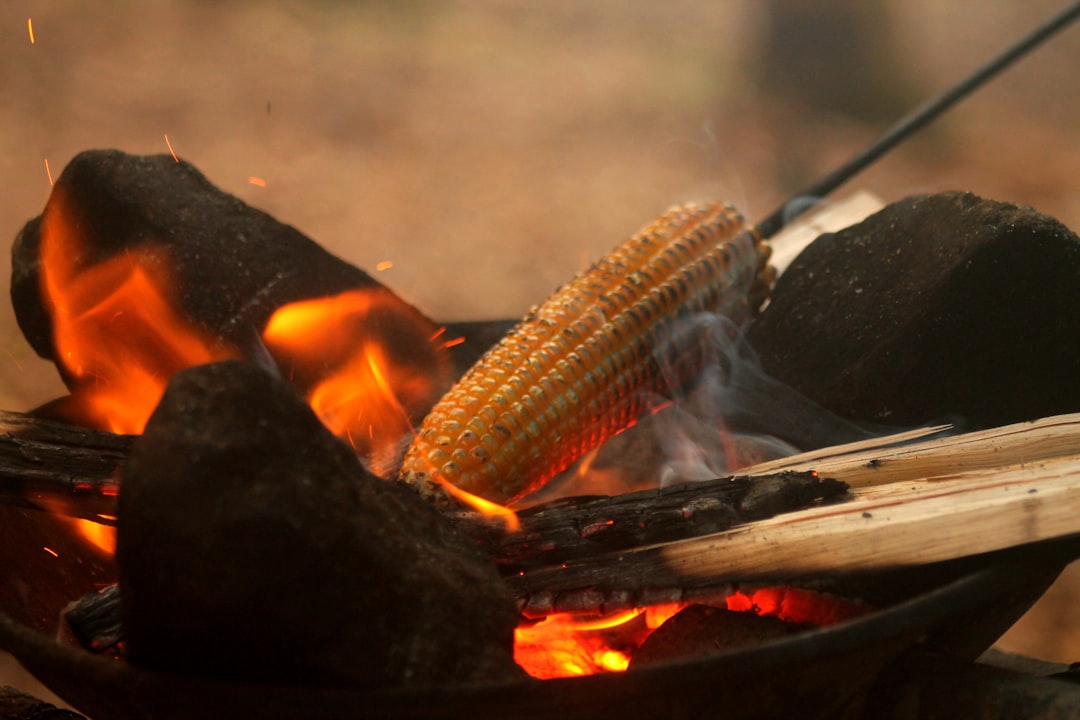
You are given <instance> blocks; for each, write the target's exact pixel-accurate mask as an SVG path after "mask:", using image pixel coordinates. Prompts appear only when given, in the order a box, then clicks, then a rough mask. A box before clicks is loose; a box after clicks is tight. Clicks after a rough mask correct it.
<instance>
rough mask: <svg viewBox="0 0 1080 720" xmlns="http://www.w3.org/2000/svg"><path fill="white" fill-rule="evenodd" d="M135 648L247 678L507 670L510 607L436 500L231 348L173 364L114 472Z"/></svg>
mask: <svg viewBox="0 0 1080 720" xmlns="http://www.w3.org/2000/svg"><path fill="white" fill-rule="evenodd" d="M118 514H119V518H118V527H117V531H118V536H117V563H118V566H119V585H120V592H121V604H122V614H123V626H124V634H125V643H126V648H127V653H128V657H129V659H130V661H131V662H132V663H135V664H137V665H140V666H143V667H147V668H153V669H156V670H162V671H168V672H175V673H182V674H188V675H202V676H210V677H216V678H226V679H239V680H245V681H257V682H291V683H306V684H323V685H340V686H350V687H372V686H414V687H415V686H418V685H431V684H438V683H444V682H461V681H469V680H486V681H490V680H498V679H505V678H508V677H517V676H519V674H520V670H519V669H518V668H517V666H516V665H515V664H514V662H513V658H512V652H513V650H512V643H513V630H514V627H515V625H516V622H517V610H516V605H515V602H514V600H513V598H512V597H511V596H510V594H509V592H508V591H507V589H506V586H505V584H504V583H503V582H502V580H501V579H500V577H499V574H498V572H497V571H496V569H495V567H494V565H493V563H492V562H491V560H490V558H488V557H487V556H486V555H484V554H483V553H482V552H481V551H480V550H479V549H478V548H477V547H476V545H475V543H474V542H472V541H470V540H468V539H466V538H465V537H464V536H463V535H461V534H460V533H459V532H458V531H457V530H456V529H455V528H454V527H453V526H452V525H450V524H449V523H448V522H447V520H446V518H444V517H443V516H442V515H441V514H440V513H439V511H437V510H435V509H434V508H432V507H430V506H429V505H428V504H427V503H425V502H423V501H422V500H420V499H419V498H418V497H417V496H415V495H414V494H412V493H411V492H409V491H408V490H405V489H403V488H402V487H400V486H398V485H395V484H393V483H388V482H386V481H384V480H380V479H378V478H376V477H374V476H372V475H370V474H368V473H367V472H365V470H364V469H363V468H362V467H361V465H360V464H359V462H358V461H357V459H356V457H355V455H354V454H353V452H352V451H351V450H350V448H348V447H347V446H346V445H345V444H344V443H342V442H341V441H339V440H338V439H336V438H335V437H333V436H332V435H331V434H330V433H329V432H328V431H327V430H326V429H325V428H324V427H323V426H322V424H321V423H320V422H319V421H318V419H317V418H316V416H315V415H314V413H313V412H312V411H311V410H310V409H309V408H308V407H307V405H305V404H304V403H303V401H302V400H301V399H300V398H299V397H298V396H297V395H296V394H295V393H294V391H293V390H292V389H291V387H290V386H288V385H287V384H285V383H284V382H282V381H280V380H278V379H277V378H275V377H272V376H271V375H269V374H268V373H266V372H265V371H263V370H262V369H259V368H256V367H254V366H251V365H247V364H244V363H241V362H237V361H229V362H225V363H220V364H215V365H205V366H201V367H197V368H193V369H190V370H186V371H183V372H181V373H179V374H177V375H176V376H175V377H174V378H173V380H172V381H171V383H170V384H169V386H168V389H167V391H166V393H165V395H164V397H163V399H162V401H161V404H160V405H159V406H158V408H157V410H156V411H155V412H154V414H153V416H152V417H151V418H150V421H149V423H148V424H147V426H146V431H145V433H144V434H143V435H142V436H141V437H140V438H139V439H138V440H137V442H136V443H135V446H134V450H133V453H132V456H131V459H130V461H129V463H128V465H127V467H126V469H125V471H124V476H123V482H122V491H121V494H120V498H119V509H118Z"/></svg>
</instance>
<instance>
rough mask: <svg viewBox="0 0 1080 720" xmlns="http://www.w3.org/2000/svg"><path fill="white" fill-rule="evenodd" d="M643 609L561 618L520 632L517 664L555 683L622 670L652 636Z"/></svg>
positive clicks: (516, 636)
mask: <svg viewBox="0 0 1080 720" xmlns="http://www.w3.org/2000/svg"><path fill="white" fill-rule="evenodd" d="M642 613H643V611H642V610H626V611H621V612H616V613H611V614H610V615H604V616H600V617H595V616H593V617H585V618H582V617H580V616H577V615H573V614H557V615H551V616H548V617H547V618H544V619H543V620H541V621H540V622H537V623H535V624H533V625H525V626H521V627H519V628H517V630H515V631H514V661H515V662H517V664H518V665H520V666H521V667H522V669H524V670H525V672H527V673H529V674H530V675H532V676H533V677H536V678H540V679H549V678H556V677H574V676H577V675H594V674H596V673H601V672H622V671H624V670H626V668H627V666H628V665H629V664H630V653H631V652H632V651H633V649H634V648H636V647H637V646H638V645H640V644H641V642H642V641H643V640H644V639H645V637H646V636H647V635H648V629H647V628H646V627H645V624H644V623H642V622H640V621H638V622H634V621H635V620H637V619H638V618H640V617H641V616H642Z"/></svg>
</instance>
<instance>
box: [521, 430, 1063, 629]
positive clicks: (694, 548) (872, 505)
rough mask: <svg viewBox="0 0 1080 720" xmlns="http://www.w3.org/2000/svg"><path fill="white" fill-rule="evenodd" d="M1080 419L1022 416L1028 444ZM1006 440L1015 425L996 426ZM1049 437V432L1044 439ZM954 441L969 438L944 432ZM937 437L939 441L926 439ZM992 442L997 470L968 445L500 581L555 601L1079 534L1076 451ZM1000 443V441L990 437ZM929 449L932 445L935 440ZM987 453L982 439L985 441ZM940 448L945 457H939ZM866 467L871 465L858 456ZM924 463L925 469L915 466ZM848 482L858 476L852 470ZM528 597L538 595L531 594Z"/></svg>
mask: <svg viewBox="0 0 1080 720" xmlns="http://www.w3.org/2000/svg"><path fill="white" fill-rule="evenodd" d="M1078 420H1080V416H1068V417H1066V418H1060V419H1057V420H1054V419H1047V420H1046V421H1040V422H1039V423H1024V424H1023V425H1027V426H1028V427H1027V428H1026V433H1027V434H1028V436H1029V440H1030V442H1031V444H1032V446H1033V447H1041V446H1042V443H1043V442H1046V443H1049V445H1052V446H1054V447H1057V448H1058V449H1059V451H1060V450H1062V449H1065V451H1071V450H1070V449H1071V448H1073V444H1074V443H1075V441H1076V435H1077V433H1078V432H1080V427H1078V426H1077V421H1078ZM999 430H1000V431H1001V432H999V433H991V435H992V436H993V437H992V438H991V439H989V440H988V439H987V438H985V437H984V438H982V439H981V440H979V441H977V442H975V445H976V446H977V445H980V444H985V443H987V442H990V443H991V444H992V443H993V442H995V441H996V440H998V439H1000V438H1001V437H1007V438H1009V439H1010V443H1009V444H1013V443H1014V442H1015V441H1016V440H1017V438H1016V437H1015V436H1014V435H1013V433H1015V432H1019V433H1021V434H1023V433H1024V430H1023V429H1022V428H1019V427H1015V428H1012V429H1011V430H1010V429H1004V428H1003V429H999ZM1048 436H1049V438H1050V439H1048ZM950 440H951V443H952V444H953V445H955V446H957V447H960V448H964V447H965V445H967V444H968V440H967V436H958V437H956V438H951V439H950ZM933 442H934V443H937V442H938V441H933ZM1023 445H1024V443H1016V448H1013V449H1012V450H999V452H1000V453H1001V458H1002V459H1003V460H1006V461H1011V462H1012V463H1014V464H1012V465H1006V466H1005V467H992V468H987V467H978V465H980V464H985V462H986V460H985V457H987V456H986V455H985V454H984V453H983V452H981V451H980V452H976V451H974V450H972V449H971V448H970V447H969V448H967V450H968V451H970V457H969V460H971V461H972V465H973V466H975V469H970V470H966V471H965V470H957V465H956V463H949V462H944V461H943V460H941V459H940V458H939V462H940V464H941V466H942V468H943V469H942V472H941V473H940V474H936V475H935V474H931V473H925V472H924V473H923V474H922V476H921V477H917V478H914V479H912V478H907V479H900V480H897V481H895V482H891V483H887V484H879V485H874V484H872V482H870V481H866V482H863V483H861V484H862V487H856V488H855V489H853V490H852V491H851V493H850V496H851V498H852V499H851V500H850V501H848V502H845V503H842V504H838V505H831V506H828V507H818V508H811V509H808V510H803V511H798V512H794V513H788V514H784V515H778V516H776V517H773V518H770V519H767V520H762V521H758V522H752V523H748V524H746V525H741V526H739V527H737V528H733V529H732V530H728V531H724V532H720V533H714V534H712V535H708V536H702V537H696V538H688V539H685V540H680V541H676V542H670V543H664V544H660V545H653V546H650V547H643V548H638V549H635V550H633V551H631V552H625V553H609V554H606V555H604V556H600V557H591V558H588V559H586V560H580V561H576V562H569V563H564V564H562V565H559V566H551V567H546V568H535V569H532V570H528V571H525V572H523V573H520V574H518V575H517V576H514V577H510V578H508V582H509V583H510V584H511V585H512V586H513V587H514V589H515V591H516V593H517V594H518V596H519V597H522V598H526V605H529V604H530V602H531V603H532V604H534V605H537V606H539V605H542V604H545V602H546V604H548V605H549V606H550V607H552V608H556V609H557V608H558V607H560V602H561V601H560V600H559V598H560V596H562V597H564V598H567V599H568V600H566V601H563V602H567V603H569V604H570V605H575V604H578V602H579V601H578V598H579V597H581V596H583V595H588V594H591V595H592V596H594V597H595V596H597V595H603V594H605V593H606V592H608V591H610V590H613V589H615V588H621V590H622V592H626V591H627V590H628V589H629V588H630V587H631V585H630V584H629V581H628V579H631V578H632V579H638V581H639V583H640V585H639V587H647V586H652V587H666V588H676V587H677V588H681V589H682V590H683V592H689V591H692V590H693V589H695V588H705V587H709V586H716V585H719V584H722V583H724V582H730V581H750V580H760V581H764V580H768V579H792V578H798V577H810V576H815V575H836V574H843V573H849V572H853V571H866V570H884V569H893V568H897V567H905V566H908V567H910V566H918V565H924V564H927V563H934V562H940V561H945V560H951V559H955V558H961V557H968V556H972V555H978V554H982V553H988V552H993V551H996V550H1003V549H1006V548H1011V547H1016V546H1021V545H1025V544H1028V543H1033V542H1037V541H1042V540H1051V539H1057V538H1065V537H1070V536H1075V535H1077V534H1080V455H1067V456H1065V457H1057V458H1053V457H1047V454H1049V451H1046V452H1045V453H1044V452H1040V453H1038V454H1039V455H1040V456H1041V459H1039V460H1038V461H1035V462H1031V463H1023V462H1019V458H1020V457H1022V455H1023V453H1020V452H1018V451H1017V448H1021V447H1023ZM998 447H999V448H1000V447H1001V446H1000V445H999V446H998ZM933 449H934V451H935V452H938V451H939V450H938V447H937V446H936V444H935V445H934V446H933ZM983 449H984V450H985V448H983ZM911 450H912V448H900V449H896V450H893V451H891V453H890V452H882V451H879V452H878V453H877V455H876V457H877V458H879V459H881V458H883V459H886V460H887V459H889V457H891V456H892V455H895V454H898V453H901V454H910V452H911ZM944 457H948V454H947V453H946V455H945V456H944ZM863 465H864V466H865V467H864V469H863V472H864V473H868V474H871V475H872V474H873V473H875V472H876V471H877V465H878V463H871V464H869V465H867V463H865V462H864V463H863ZM923 469H924V470H925V469H926V468H923ZM848 480H849V481H851V482H852V483H853V484H855V485H859V484H860V483H859V478H858V475H857V474H856V475H852V476H848ZM533 596H536V597H538V598H539V600H536V601H530V599H531V598H532V597H533Z"/></svg>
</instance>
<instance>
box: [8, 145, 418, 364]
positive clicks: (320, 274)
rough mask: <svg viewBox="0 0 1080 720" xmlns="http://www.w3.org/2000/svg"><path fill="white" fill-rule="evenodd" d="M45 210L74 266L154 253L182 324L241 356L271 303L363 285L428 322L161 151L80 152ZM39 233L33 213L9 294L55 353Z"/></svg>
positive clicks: (42, 344) (29, 332)
mask: <svg viewBox="0 0 1080 720" xmlns="http://www.w3.org/2000/svg"><path fill="white" fill-rule="evenodd" d="M61 204H62V206H63V209H62V211H61V210H59V209H58V205H61ZM50 212H63V213H64V216H65V225H66V226H67V227H69V228H70V229H71V230H70V231H71V232H72V233H74V234H76V235H77V238H78V241H79V244H80V246H81V250H80V256H79V257H78V258H77V259H75V263H76V265H77V266H79V267H80V268H86V267H90V266H93V265H95V264H97V263H99V262H101V261H103V260H105V259H108V258H111V257H113V256H115V255H117V254H119V253H123V252H126V251H130V250H134V249H136V248H141V247H146V246H154V247H155V248H159V249H162V251H163V253H164V255H165V256H166V257H167V260H168V263H169V275H170V277H171V279H172V282H173V285H174V288H173V289H174V294H175V297H171V298H170V300H171V301H172V302H173V303H175V304H176V305H177V306H178V307H179V308H180V309H181V310H182V312H183V314H184V315H185V316H186V318H187V319H188V320H190V321H192V322H194V323H196V324H197V325H198V326H200V327H201V328H203V329H204V330H207V331H209V332H210V333H212V334H213V335H214V336H215V337H217V338H218V339H220V340H223V341H225V342H227V343H229V344H230V345H232V346H234V347H237V348H241V349H243V350H245V351H248V350H250V348H251V346H252V344H253V341H255V340H256V338H257V336H258V333H259V332H261V331H262V329H263V327H264V326H265V325H266V321H267V320H268V319H269V318H270V316H271V315H272V314H273V312H274V310H276V309H277V308H278V307H280V306H282V305H285V304H287V303H290V302H294V301H297V300H305V299H310V298H320V297H327V296H331V295H336V294H339V293H342V292H345V291H347V290H356V289H364V288H367V289H370V290H371V291H372V292H373V293H378V294H379V295H380V296H383V297H386V298H389V301H390V302H391V303H392V304H393V305H395V306H396V307H398V308H400V310H401V312H405V313H411V314H413V315H415V316H416V317H417V318H418V322H421V323H430V321H426V320H425V319H423V316H422V315H421V314H420V313H419V311H417V310H416V309H415V308H413V307H412V306H410V305H408V304H407V303H406V302H405V301H404V300H401V299H400V298H397V297H396V296H394V294H393V293H392V292H391V291H390V290H389V289H387V288H385V287H384V286H382V285H381V284H380V283H378V282H377V281H376V280H374V279H373V278H372V277H371V276H370V275H368V274H367V273H365V272H364V271H362V270H360V269H359V268H356V267H354V266H353V265H350V264H349V263H347V262H345V261H343V260H341V259H340V258H338V257H335V256H334V255H331V254H330V253H328V252H327V251H326V250H324V249H323V248H322V247H320V246H319V245H318V243H316V242H315V241H314V240H312V239H310V238H308V237H307V236H305V235H304V234H303V233H301V232H300V231H299V230H297V229H296V228H294V227H291V226H289V225H286V224H284V223H281V222H278V221H277V220H275V219H274V218H273V217H271V216H270V215H268V214H267V213H265V212H262V211H261V210H257V209H255V208H253V207H251V206H249V205H247V204H246V203H244V202H243V201H242V200H240V199H239V198H237V197H234V196H233V195H230V194H228V193H226V192H223V191H222V190H220V189H218V188H217V187H215V186H214V185H213V184H212V183H211V182H210V181H209V180H207V178H206V177H205V176H203V175H202V173H200V172H199V171H198V170H197V169H196V168H195V167H194V166H192V165H191V164H189V163H187V162H185V161H184V160H179V161H178V160H176V159H174V158H173V157H172V156H171V155H148V156H137V155H129V154H126V153H123V152H120V151H118V150H87V151H85V152H82V153H80V154H79V155H77V156H75V157H74V158H73V159H72V160H71V162H70V163H68V165H67V167H65V168H64V171H63V173H61V175H60V176H59V178H57V181H56V184H55V186H54V187H53V190H52V195H51V196H50V199H49V203H48V204H47V205H46V208H45V213H46V214H48V213H50ZM41 228H42V217H37V218H34V219H33V220H31V221H30V222H28V223H27V224H26V225H25V227H23V229H22V232H20V233H19V235H18V237H17V238H16V240H15V244H14V246H13V247H12V278H11V298H12V303H13V305H14V308H15V317H16V319H17V320H18V323H19V327H20V328H21V329H22V331H23V334H24V335H25V336H26V339H27V340H28V341H29V343H30V345H31V346H32V347H33V348H34V350H35V351H36V352H37V353H38V354H39V355H41V356H42V357H44V358H47V359H55V349H54V347H53V338H52V321H51V319H50V317H49V313H48V310H47V308H46V306H45V303H44V301H43V299H42V297H41V278H40V274H41V273H40V258H39V253H40V244H41ZM379 330H380V331H382V332H384V333H386V332H389V333H392V332H393V328H380V329H379Z"/></svg>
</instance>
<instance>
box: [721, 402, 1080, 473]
mask: <svg viewBox="0 0 1080 720" xmlns="http://www.w3.org/2000/svg"><path fill="white" fill-rule="evenodd" d="M947 428H948V426H947V425H939V426H936V427H932V428H925V429H921V430H914V431H910V432H907V433H901V434H899V435H888V436H885V437H883V438H877V439H875V440H864V441H860V442H857V443H851V444H848V445H838V446H835V447H830V448H823V449H821V450H816V451H813V452H809V453H804V454H801V455H794V456H791V457H787V458H782V459H780V460H774V461H771V462H767V463H762V464H760V465H754V466H753V467H749V468H744V469H742V470H740V471H739V473H740V474H744V475H757V474H771V473H775V472H780V471H784V470H814V471H816V472H817V473H818V474H820V475H822V476H825V477H830V478H835V479H837V480H842V481H844V482H846V483H848V485H850V486H851V487H864V486H869V485H881V484H885V483H891V482H898V481H902V480H908V479H917V478H926V477H942V476H946V475H950V474H952V473H963V472H967V471H970V470H979V469H992V468H1006V467H1009V466H1011V465H1017V464H1020V463H1030V462H1037V461H1040V460H1045V459H1048V458H1056V457H1067V456H1071V455H1080V413H1072V414H1069V415H1056V416H1053V417H1047V418H1042V419H1040V420H1035V421H1033V422H1023V423H1015V424H1013V425H1004V426H1002V427H997V428H991V429H989V430H979V431H977V432H970V433H964V434H963V435H956V436H952V437H944V438H938V439H933V440H927V441H924V442H920V443H915V444H910V445H905V446H902V447H895V445H896V444H897V443H898V442H905V441H909V440H912V439H914V438H917V437H919V436H920V435H923V436H925V435H927V434H932V433H934V432H939V431H941V430H945V429H947Z"/></svg>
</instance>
